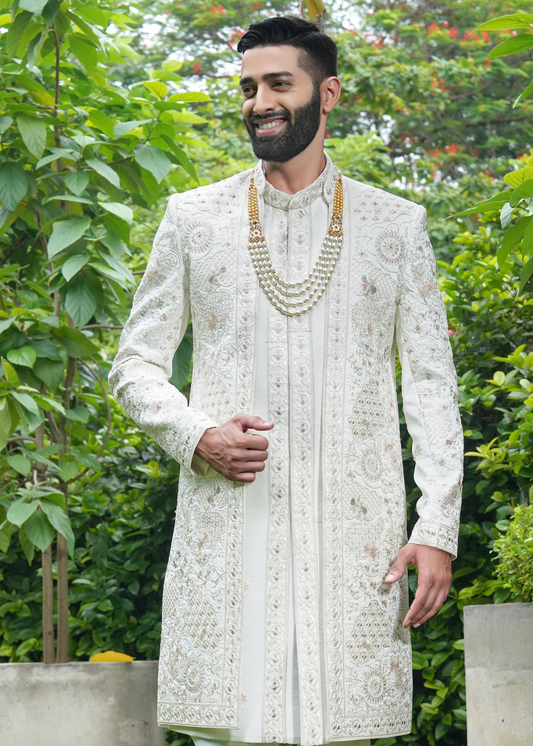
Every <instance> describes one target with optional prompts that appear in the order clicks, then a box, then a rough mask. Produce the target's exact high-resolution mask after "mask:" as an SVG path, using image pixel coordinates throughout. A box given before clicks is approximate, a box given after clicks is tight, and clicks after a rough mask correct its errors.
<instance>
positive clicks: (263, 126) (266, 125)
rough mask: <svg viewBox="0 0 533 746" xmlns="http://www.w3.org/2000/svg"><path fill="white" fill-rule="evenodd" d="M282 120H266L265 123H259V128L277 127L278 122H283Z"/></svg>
mask: <svg viewBox="0 0 533 746" xmlns="http://www.w3.org/2000/svg"><path fill="white" fill-rule="evenodd" d="M281 122H283V119H276V120H275V121H274V122H266V123H265V124H259V125H258V129H260V130H271V129H272V127H277V126H278V124H281Z"/></svg>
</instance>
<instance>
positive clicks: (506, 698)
mask: <svg viewBox="0 0 533 746" xmlns="http://www.w3.org/2000/svg"><path fill="white" fill-rule="evenodd" d="M464 621H465V662H466V712H467V735H468V746H532V744H533V604H531V603H529V604H497V605H494V606H492V605H488V606H465V608H464Z"/></svg>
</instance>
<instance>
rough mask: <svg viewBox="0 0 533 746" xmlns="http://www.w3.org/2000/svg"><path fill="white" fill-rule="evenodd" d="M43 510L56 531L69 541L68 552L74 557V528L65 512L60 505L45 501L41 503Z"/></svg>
mask: <svg viewBox="0 0 533 746" xmlns="http://www.w3.org/2000/svg"><path fill="white" fill-rule="evenodd" d="M41 508H42V510H43V512H44V513H45V514H46V517H47V518H48V520H49V521H50V523H51V524H52V526H53V527H54V528H55V530H56V531H57V532H58V533H59V534H61V535H62V536H64V537H65V539H66V540H67V550H68V553H69V555H70V556H71V557H72V555H73V554H74V542H75V539H74V533H73V531H72V526H71V525H70V521H69V519H68V516H67V515H66V513H65V511H64V510H62V508H60V507H59V505H55V504H53V503H48V502H46V501H45V500H42V501H41Z"/></svg>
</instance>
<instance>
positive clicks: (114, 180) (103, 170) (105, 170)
mask: <svg viewBox="0 0 533 746" xmlns="http://www.w3.org/2000/svg"><path fill="white" fill-rule="evenodd" d="M87 165H88V166H89V167H90V168H92V170H93V171H96V173H97V174H99V175H100V176H103V178H104V179H107V181H109V182H110V183H111V184H113V186H116V187H118V188H119V189H120V178H119V176H118V174H117V172H116V171H113V169H112V168H111V166H108V165H107V163H104V162H103V161H99V160H98V159H97V158H89V159H88V160H87Z"/></svg>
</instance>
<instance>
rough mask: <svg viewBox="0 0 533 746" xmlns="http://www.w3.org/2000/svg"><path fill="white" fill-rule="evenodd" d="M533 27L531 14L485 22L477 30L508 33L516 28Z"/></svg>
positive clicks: (515, 15)
mask: <svg viewBox="0 0 533 746" xmlns="http://www.w3.org/2000/svg"><path fill="white" fill-rule="evenodd" d="M532 25H533V15H531V13H512V14H511V15H508V16H500V17H499V18H493V19H492V20H490V21H485V23H482V24H481V26H478V27H477V30H479V31H481V30H484V31H507V30H508V29H514V28H529V26H532Z"/></svg>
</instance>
